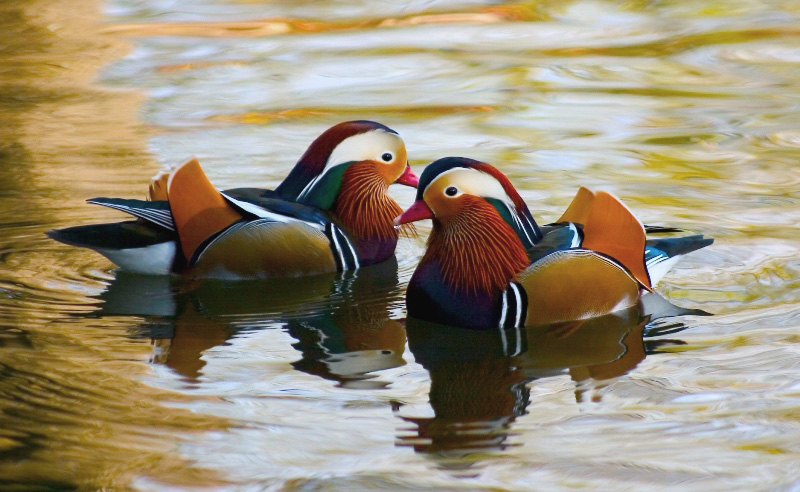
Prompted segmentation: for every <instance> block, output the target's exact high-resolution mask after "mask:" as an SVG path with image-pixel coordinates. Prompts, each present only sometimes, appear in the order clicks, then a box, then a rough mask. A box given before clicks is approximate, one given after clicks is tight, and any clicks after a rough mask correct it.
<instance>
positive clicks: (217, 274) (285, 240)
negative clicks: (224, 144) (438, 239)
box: [48, 121, 418, 279]
mask: <svg viewBox="0 0 800 492" xmlns="http://www.w3.org/2000/svg"><path fill="white" fill-rule="evenodd" d="M417 182H418V178H417V177H416V176H415V175H414V173H413V172H412V171H411V168H410V167H409V166H408V162H407V155H406V149H405V144H404V143H403V140H402V139H401V138H400V136H399V135H398V134H397V133H396V132H394V131H393V130H391V129H389V128H387V127H385V126H383V125H381V124H379V123H374V122H369V121H353V122H346V123H340V124H338V125H336V126H334V127H332V128H330V129H328V130H327V131H326V132H324V133H323V134H322V135H321V136H320V137H318V138H317V139H316V140H315V141H314V142H313V143H312V144H311V146H310V147H309V148H308V150H307V151H306V152H305V154H303V157H302V158H301V159H300V161H298V163H297V164H296V165H295V167H294V168H293V169H292V171H291V172H290V173H289V175H288V176H287V178H286V179H285V180H284V181H283V182H282V183H281V184H280V185H279V186H278V187H277V188H276V189H275V190H274V191H271V190H262V189H257V188H238V189H233V190H226V191H222V192H220V191H218V190H217V189H216V188H214V186H213V185H212V184H211V182H210V181H209V180H208V178H207V177H206V175H205V173H204V172H203V170H202V168H201V167H200V164H199V163H198V162H197V160H191V161H189V162H187V163H185V164H183V165H182V166H180V167H178V168H177V169H175V170H173V171H171V172H170V173H168V174H162V175H159V176H156V177H155V178H154V179H153V181H152V182H151V185H150V198H151V200H149V201H145V200H128V199H116V198H95V199H91V200H89V203H93V204H98V205H104V206H107V207H111V208H114V209H117V210H120V211H123V212H126V213H128V214H131V215H133V216H135V217H136V218H137V220H135V221H127V222H120V223H113V224H98V225H88V226H77V227H70V228H67V229H61V230H54V231H50V232H48V235H49V236H50V237H51V238H53V239H55V240H57V241H60V242H63V243H66V244H69V245H74V246H81V247H86V248H89V249H92V250H94V251H97V252H98V253H100V254H102V255H103V256H105V257H106V258H108V259H109V260H111V261H112V262H114V263H115V264H116V265H117V266H119V267H121V268H122V269H123V270H128V271H132V272H136V273H144V274H168V273H181V274H187V275H189V276H192V277H212V278H223V279H242V278H269V277H287V276H302V275H314V274H320V273H326V272H335V271H345V270H354V269H357V268H359V267H362V266H367V265H371V264H375V263H380V262H382V261H384V260H386V259H388V258H389V257H391V256H393V254H394V249H395V246H396V244H397V239H398V231H397V230H396V229H395V228H394V227H393V225H392V219H393V218H394V217H395V216H397V215H398V214H399V213H400V212H402V209H401V208H400V207H399V206H398V205H397V203H395V201H394V200H392V198H391V197H389V195H388V193H387V190H388V187H389V185H390V184H392V183H400V184H405V185H409V186H416V184H417Z"/></svg>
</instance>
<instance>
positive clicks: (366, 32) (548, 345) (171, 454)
mask: <svg viewBox="0 0 800 492" xmlns="http://www.w3.org/2000/svg"><path fill="white" fill-rule="evenodd" d="M798 26H800V4H798V3H797V2H796V1H792V0H770V1H756V0H717V1H711V0H695V1H686V0H671V1H667V0H664V1H635V0H632V1H612V0H605V1H601V0H597V1H591V0H586V1H558V2H556V1H546V0H544V1H537V2H499V1H481V0H464V1H457V0H414V1H410V2H375V1H363V0H330V1H325V2H322V1H318V2H297V1H293V0H273V1H266V0H200V1H195V2H176V1H171V0H110V1H109V2H108V3H102V2H93V1H86V0H6V1H4V2H2V4H0V116H2V121H3V123H2V125H0V489H11V490H65V489H66V490H70V489H82V490H84V489H88V490H92V489H100V488H106V489H114V490H117V489H121V490H125V489H139V490H154V489H166V488H171V489H173V490H180V489H185V488H214V489H219V490H299V489H302V490H317V489H323V490H363V489H385V490H432V489H435V490H443V489H454V490H484V489H492V490H554V489H606V490H622V489H625V490H665V489H673V490H678V489H679V490H703V491H708V490H766V489H769V490H787V489H792V490H793V489H796V488H797V487H798V486H800V348H799V347H800V346H798V345H795V343H798V342H800V254H798V253H799V252H800V233H799V232H800V231H799V226H800V210H799V209H798V202H799V201H800V166H798V165H797V162H798V159H800V28H798ZM358 118H366V119H373V120H377V121H380V122H382V123H384V124H386V125H388V126H390V127H391V128H393V129H395V130H397V131H398V132H399V133H400V134H401V135H402V136H403V137H404V138H405V140H406V143H407V146H408V150H409V155H410V158H411V164H412V166H414V167H415V168H416V170H417V171H421V169H422V168H423V166H424V164H426V163H428V162H430V161H431V160H434V159H436V158H439V157H443V156H447V155H463V156H468V157H474V158H478V159H482V160H485V161H487V162H491V163H493V164H495V165H496V166H498V167H499V168H500V169H501V170H502V171H504V172H505V173H506V174H507V175H508V176H509V177H510V178H511V179H512V181H513V182H514V184H515V185H516V186H517V187H518V189H519V190H520V191H521V193H522V195H523V197H524V198H525V199H526V200H527V202H528V203H529V204H530V206H531V210H532V211H533V213H534V215H535V216H536V217H537V218H538V219H539V220H540V222H544V223H546V222H547V221H548V220H552V219H555V218H556V217H558V216H559V215H560V213H561V211H563V209H564V208H565V207H566V205H567V204H568V203H569V201H570V199H571V198H572V196H573V195H574V193H575V192H576V190H577V187H578V186H579V185H585V186H590V187H597V188H601V189H606V190H610V191H613V192H614V193H616V194H617V195H618V196H620V197H621V198H622V199H624V200H625V202H626V203H627V204H628V205H629V206H630V208H631V209H633V210H634V211H635V213H636V214H637V215H638V216H639V217H640V218H641V219H642V220H643V221H644V222H645V223H649V224H661V225H672V226H677V227H681V228H685V229H687V230H691V231H694V232H699V233H704V234H708V235H711V236H714V237H715V238H716V242H715V243H714V245H713V246H711V247H709V248H706V249H704V250H702V251H699V252H697V253H694V254H692V255H690V256H689V257H687V258H686V259H685V260H684V261H683V262H682V263H680V264H679V265H678V266H677V267H676V268H675V269H673V271H672V272H671V273H670V274H669V275H668V276H667V277H666V278H665V279H664V280H663V282H662V283H661V284H660V285H659V287H658V289H657V290H658V292H659V293H660V294H661V295H662V296H664V297H665V298H666V299H667V300H669V301H671V302H672V303H673V304H675V305H678V306H680V307H682V308H683V309H684V310H685V311H672V312H671V314H682V313H688V314H684V315H682V316H679V317H671V318H660V319H656V318H657V316H644V315H643V314H642V313H640V312H639V311H637V310H633V311H631V312H626V313H621V314H620V315H619V316H613V317H609V318H602V319H598V320H593V321H592V322H590V323H586V324H584V325H581V326H578V327H576V326H574V325H570V324H567V325H561V326H555V327H548V328H547V329H529V330H520V331H512V332H508V333H500V332H494V333H479V332H468V331H463V330H451V329H445V328H442V329H431V328H430V327H426V326H424V325H420V324H419V323H413V322H408V323H406V322H405V319H404V318H405V306H404V302H403V296H404V292H405V286H406V283H407V282H408V279H409V277H410V275H411V273H412V272H413V269H414V267H415V265H416V262H417V260H418V258H419V256H420V255H421V253H422V251H423V248H424V239H425V237H426V235H427V232H428V229H426V228H425V227H424V226H423V227H421V228H420V237H419V238H416V239H406V240H403V241H402V242H401V244H400V246H399V249H398V259H397V262H396V263H391V264H388V265H383V266H382V267H380V268H378V269H367V270H364V271H362V272H359V273H358V274H356V275H353V274H348V275H340V276H330V277H320V278H315V279H306V280H292V281H281V282H240V283H220V282H210V281H209V282H186V281H182V280H180V279H171V278H147V277H137V276H135V275H126V274H124V273H120V272H117V271H116V270H115V269H114V267H113V265H111V264H110V263H108V262H107V261H106V260H105V259H104V258H102V257H100V256H99V255H97V254H94V253H92V252H90V251H87V250H81V249H77V248H71V247H68V246H64V245H61V244H58V243H55V242H53V241H51V240H49V239H47V238H46V237H45V235H44V233H45V232H46V231H48V230H50V229H53V228H59V227H66V226H71V225H77V224H87V223H100V222H108V221H115V220H120V219H121V216H120V215H119V214H118V213H116V212H114V211H112V210H107V209H102V208H100V207H95V206H90V205H87V204H85V202H84V201H85V200H86V199H87V198H91V197H95V196H119V197H129V198H142V197H143V196H144V194H145V191H146V187H147V183H148V180H149V178H150V177H151V176H152V175H154V174H155V173H156V172H157V171H158V170H159V169H161V167H162V166H166V165H174V164H177V163H180V162H182V161H185V160H187V159H188V158H190V157H193V156H194V157H197V158H199V159H200V161H201V163H202V165H203V167H204V168H205V169H206V171H207V173H208V175H209V177H210V179H211V180H212V181H213V182H214V184H215V185H217V186H219V187H220V188H229V187H236V186H248V185H251V186H252V185H256V186H262V187H267V188H271V187H274V186H275V185H277V183H279V182H280V180H281V179H282V177H283V176H285V175H286V173H287V172H288V170H289V168H290V167H291V166H292V165H293V163H294V162H295V160H296V159H297V158H298V157H299V155H300V154H301V153H302V151H303V150H304V149H305V146H306V145H307V144H308V143H309V142H310V141H311V140H312V139H313V138H314V137H315V136H316V135H318V134H319V133H320V132H321V131H322V130H323V129H325V128H327V127H328V126H330V125H332V124H334V123H336V122H339V121H344V120H349V119H358ZM391 193H392V194H393V196H395V198H396V199H397V201H398V202H399V203H400V204H401V205H402V206H404V207H405V206H408V205H409V204H410V203H411V201H412V200H413V192H412V191H411V190H410V189H407V188H401V187H392V189H391ZM698 309H702V310H704V311H707V312H709V313H712V314H713V316H704V315H703V316H701V315H699V313H698V312H697V311H691V310H698Z"/></svg>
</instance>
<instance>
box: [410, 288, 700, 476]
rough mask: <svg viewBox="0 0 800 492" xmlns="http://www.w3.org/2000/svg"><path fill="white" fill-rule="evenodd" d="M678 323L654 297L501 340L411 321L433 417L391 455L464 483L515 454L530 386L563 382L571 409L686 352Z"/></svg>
mask: <svg viewBox="0 0 800 492" xmlns="http://www.w3.org/2000/svg"><path fill="white" fill-rule="evenodd" d="M681 315H708V313H705V312H704V311H700V310H688V309H683V308H680V307H678V306H674V305H672V304H670V303H669V302H667V301H666V300H665V299H663V298H661V297H659V296H658V295H656V294H649V295H648V296H646V297H645V298H644V299H643V301H642V302H641V303H640V304H639V305H637V306H635V307H633V308H631V309H628V310H626V311H621V312H617V313H614V314H611V315H607V316H603V317H599V318H593V319H589V320H582V321H574V322H565V323H558V324H553V325H546V326H532V327H527V328H521V329H508V330H502V331H501V330H483V331H479V330H466V329H463V328H456V327H450V326H444V325H438V324H434V323H429V322H425V321H420V320H416V319H412V318H409V319H408V320H407V321H406V331H407V335H408V343H409V348H410V350H411V352H412V353H413V355H414V358H415V359H416V361H417V362H418V363H419V364H421V365H422V366H423V367H424V368H425V369H426V370H427V371H428V372H429V373H430V378H431V387H430V395H429V398H430V405H431V407H432V409H433V412H434V416H433V417H429V416H426V417H409V416H402V410H400V407H398V413H399V414H401V417H400V418H402V419H403V420H404V421H405V422H407V423H409V424H412V425H411V426H410V427H409V426H404V427H403V428H402V429H401V430H400V434H399V435H398V438H397V445H398V446H409V447H412V448H413V449H414V450H415V451H416V452H418V453H423V454H427V455H430V456H431V457H433V458H434V459H435V460H436V461H437V466H440V467H442V468H445V469H448V470H450V471H452V472H457V473H458V474H462V475H463V476H466V477H468V476H472V474H473V473H475V466H476V465H477V463H479V462H480V459H479V458H480V457H486V456H487V454H491V453H497V452H499V451H502V450H504V449H506V448H507V447H508V446H512V445H514V444H513V443H512V442H510V437H511V436H512V435H513V431H512V424H513V423H514V421H515V420H516V419H517V418H518V417H520V416H522V415H525V414H526V413H527V408H528V406H529V405H531V404H535V402H532V401H531V391H530V388H531V384H535V381H536V380H539V379H542V378H548V377H555V376H563V375H569V377H570V378H571V379H572V380H573V381H574V382H575V399H576V403H582V402H584V401H598V400H599V398H600V397H599V396H597V393H596V391H594V390H597V389H598V388H600V387H602V386H604V385H607V384H608V383H609V382H610V381H611V380H613V379H614V378H618V377H620V376H623V375H625V374H627V373H628V372H630V371H631V370H633V369H634V368H635V367H636V366H637V365H638V364H639V363H641V362H642V361H643V360H644V359H645V357H647V356H648V355H650V354H653V353H656V352H658V351H660V350H664V349H666V348H668V347H670V346H676V345H682V344H685V342H683V341H681V340H679V339H675V338H673V337H671V335H674V334H676V333H678V332H680V331H682V330H684V329H686V328H687V326H686V325H685V324H683V322H682V321H681V319H680V318H675V316H681Z"/></svg>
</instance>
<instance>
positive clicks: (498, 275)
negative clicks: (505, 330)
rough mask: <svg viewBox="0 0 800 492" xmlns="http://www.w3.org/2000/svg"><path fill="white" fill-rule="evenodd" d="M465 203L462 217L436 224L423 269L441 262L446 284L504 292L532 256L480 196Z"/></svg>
mask: <svg viewBox="0 0 800 492" xmlns="http://www.w3.org/2000/svg"><path fill="white" fill-rule="evenodd" d="M462 200H463V205H464V206H463V209H462V210H461V211H460V213H459V214H458V215H456V216H454V217H452V218H450V219H448V220H438V219H435V220H434V221H433V231H432V232H431V236H430V238H429V240H428V249H427V251H426V252H425V255H424V256H423V257H422V260H420V266H423V265H424V264H425V263H427V262H430V261H434V260H435V261H437V262H438V263H439V264H440V265H441V270H442V277H443V280H444V282H445V284H446V285H448V286H450V287H451V288H453V289H454V290H457V291H460V292H464V293H477V292H483V293H495V292H502V291H503V290H504V289H505V288H506V286H507V285H508V282H509V281H510V280H511V279H512V278H513V277H514V275H516V274H517V272H519V271H521V270H523V269H524V268H526V267H527V266H528V255H527V253H526V252H525V249H524V248H523V247H522V243H521V242H520V240H519V238H518V236H517V234H516V233H515V232H514V230H513V229H512V228H511V227H510V226H509V225H508V224H507V223H506V222H505V221H504V220H503V219H502V218H500V216H499V215H498V214H497V211H496V210H495V209H494V207H492V206H491V205H490V204H488V203H487V202H486V201H485V200H483V199H482V198H478V197H473V196H464V197H463V198H462ZM487 265H491V268H487Z"/></svg>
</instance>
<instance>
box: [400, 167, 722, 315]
mask: <svg viewBox="0 0 800 492" xmlns="http://www.w3.org/2000/svg"><path fill="white" fill-rule="evenodd" d="M422 219H432V220H433V229H432V231H431V234H430V237H429V239H428V245H427V249H426V251H425V253H424V255H423V257H422V259H421V260H420V263H419V265H418V266H417V269H416V270H415V272H414V274H413V276H412V277H411V281H410V283H409V285H408V290H407V294H406V305H407V307H408V314H409V316H410V317H414V318H420V319H424V320H428V321H433V322H436V323H441V324H447V325H456V326H460V327H468V328H497V327H501V328H502V327H506V328H508V327H513V326H527V325H537V324H549V323H555V322H559V321H568V320H577V319H586V318H591V317H595V316H601V315H604V314H607V313H611V312H615V311H618V310H621V309H625V308H629V307H631V306H633V305H635V304H636V303H637V302H638V301H639V298H640V296H641V294H642V293H643V292H648V291H652V288H653V286H654V285H655V284H656V283H657V282H658V281H659V280H660V278H661V277H662V276H663V275H664V274H665V273H666V271H667V270H668V269H669V267H671V266H672V265H673V264H674V263H675V262H676V261H677V259H678V257H679V256H680V255H683V254H685V253H688V252H691V251H694V250H696V249H700V248H702V247H704V246H707V245H709V244H711V243H712V242H713V239H711V238H708V237H705V236H701V235H695V236H685V237H677V238H666V239H655V240H648V239H647V237H646V232H645V227H644V226H643V225H642V223H641V222H639V220H638V219H637V218H636V217H634V216H633V214H632V213H631V212H630V210H628V208H627V207H626V206H625V205H624V204H622V202H620V201H619V200H618V199H617V198H616V197H614V196H613V195H611V194H609V193H605V192H597V193H593V192H590V191H589V190H587V189H585V188H584V189H581V190H580V191H579V192H578V194H577V196H576V197H575V199H574V200H573V202H572V204H571V205H570V206H569V208H568V209H567V211H566V212H565V213H564V215H563V216H562V217H561V218H560V219H559V221H558V222H557V223H554V224H551V225H548V226H544V227H539V226H538V225H537V223H536V221H535V220H534V218H533V216H532V215H531V213H530V211H529V210H528V207H527V205H526V204H525V202H524V201H523V200H522V198H521V197H520V195H519V193H517V191H516V190H515V189H514V186H513V185H512V184H511V182H510V181H509V180H508V178H506V177H505V176H504V175H503V174H502V173H501V172H500V171H498V170H497V169H496V168H494V167H493V166H491V165H489V164H486V163H484V162H479V161H476V160H472V159H467V158H462V157H447V158H444V159H440V160H438V161H436V162H434V163H432V164H430V165H429V166H428V167H426V168H425V171H424V172H423V173H422V177H421V179H420V183H419V186H418V189H417V198H416V201H415V202H414V204H413V205H412V206H411V207H410V208H409V209H408V210H406V211H405V212H404V213H403V214H402V215H401V216H399V217H398V218H397V219H396V220H395V224H397V225H400V224H407V223H410V222H414V221H417V220H422ZM654 230H659V228H654ZM661 230H671V229H669V228H664V229H661Z"/></svg>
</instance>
